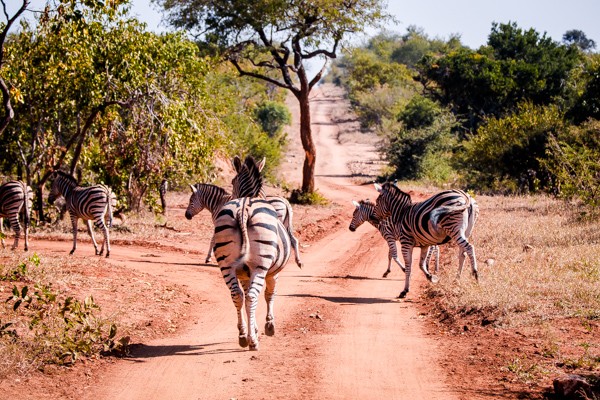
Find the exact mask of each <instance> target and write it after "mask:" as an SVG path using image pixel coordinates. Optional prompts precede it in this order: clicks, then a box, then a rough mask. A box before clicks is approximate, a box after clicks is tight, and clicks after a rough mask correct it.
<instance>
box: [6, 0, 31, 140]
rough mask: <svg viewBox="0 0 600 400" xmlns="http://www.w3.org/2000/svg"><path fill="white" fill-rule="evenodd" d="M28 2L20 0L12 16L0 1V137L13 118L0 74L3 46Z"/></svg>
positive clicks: (7, 93) (15, 93)
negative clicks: (0, 16) (0, 18)
mask: <svg viewBox="0 0 600 400" xmlns="http://www.w3.org/2000/svg"><path fill="white" fill-rule="evenodd" d="M10 1H12V2H13V5H14V4H15V3H14V0H10ZM29 2H30V0H21V1H20V2H19V3H20V4H19V5H18V8H17V10H16V11H15V12H14V13H13V14H9V13H8V11H7V4H6V0H0V4H1V5H2V9H3V10H4V13H3V17H4V18H5V19H6V21H4V20H3V21H0V93H2V108H3V115H2V116H1V117H0V135H1V134H2V132H4V130H5V129H6V127H7V126H8V124H9V123H10V121H11V120H12V119H13V118H14V116H15V112H14V110H13V107H12V103H11V90H10V88H9V86H8V85H7V83H6V81H5V79H4V73H3V72H2V67H3V66H4V64H5V63H6V59H5V56H4V55H5V53H4V44H5V42H6V39H7V37H8V33H9V31H10V29H11V28H12V27H13V25H14V24H15V22H16V21H17V20H18V19H19V18H20V17H21V15H22V14H23V13H24V12H25V11H26V10H27V7H28V6H29ZM13 96H16V97H17V100H18V99H19V96H20V94H19V92H18V91H13Z"/></svg>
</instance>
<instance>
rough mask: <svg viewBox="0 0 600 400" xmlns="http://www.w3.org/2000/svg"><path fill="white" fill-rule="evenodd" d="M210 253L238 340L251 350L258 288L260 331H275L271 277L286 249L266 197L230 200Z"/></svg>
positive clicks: (285, 240) (287, 245)
mask: <svg viewBox="0 0 600 400" xmlns="http://www.w3.org/2000/svg"><path fill="white" fill-rule="evenodd" d="M214 252H215V256H216V258H217V263H218V264H219V268H220V270H221V273H222V275H223V279H224V281H225V283H226V284H227V286H228V288H229V290H230V292H231V297H232V300H233V302H234V304H235V306H236V309H237V313H238V329H239V343H240V345H241V346H242V347H246V346H248V345H249V346H250V349H251V350H257V349H258V345H259V343H258V336H257V332H258V327H257V324H256V307H257V304H258V297H259V295H260V293H261V292H262V291H263V290H264V292H265V299H266V301H267V323H266V325H265V332H266V334H267V335H273V334H274V331H275V325H274V314H273V301H274V296H275V289H276V283H277V276H278V274H279V272H280V271H281V270H282V269H283V268H284V267H285V265H286V263H287V261H288V260H289V257H290V252H291V242H290V238H289V235H288V234H287V230H286V228H285V227H284V226H283V224H282V223H281V221H279V219H278V218H277V213H276V211H275V209H274V208H273V206H271V204H270V203H269V202H268V201H266V200H264V199H259V198H247V197H244V198H241V199H235V200H231V201H229V202H227V203H226V204H225V205H223V208H222V209H221V210H220V211H219V213H218V215H217V219H216V221H215V246H214ZM244 306H245V307H244ZM244 311H245V312H244Z"/></svg>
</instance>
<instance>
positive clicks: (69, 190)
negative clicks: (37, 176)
mask: <svg viewBox="0 0 600 400" xmlns="http://www.w3.org/2000/svg"><path fill="white" fill-rule="evenodd" d="M59 196H64V198H65V201H66V203H67V210H68V211H69V216H70V217H71V224H72V226H73V249H72V250H71V252H70V253H69V254H73V252H75V249H76V248H77V222H78V220H79V218H81V219H83V220H84V221H85V222H86V224H87V229H88V233H89V235H90V237H91V238H92V242H93V244H94V249H95V251H96V255H102V254H103V253H104V245H105V244H106V257H108V256H109V255H110V238H109V234H108V227H107V225H106V223H105V219H106V220H107V221H108V226H112V210H113V209H114V207H115V206H116V197H115V195H114V193H113V192H112V190H111V189H110V188H109V187H108V186H106V185H94V186H89V187H81V186H78V184H77V181H76V180H75V178H73V177H72V176H71V175H68V174H66V173H64V172H62V171H56V172H54V174H53V182H52V187H51V189H50V194H49V195H48V202H49V203H50V204H52V203H53V202H54V200H56V198H57V197H59ZM92 220H93V221H94V225H95V226H96V228H99V229H102V233H103V235H104V242H103V243H102V247H101V248H100V251H98V244H97V243H96V239H95V238H94V231H93V229H92Z"/></svg>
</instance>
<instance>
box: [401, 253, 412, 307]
mask: <svg viewBox="0 0 600 400" xmlns="http://www.w3.org/2000/svg"><path fill="white" fill-rule="evenodd" d="M412 253H413V246H412V245H402V255H403V256H404V265H406V270H405V274H406V279H405V282H404V290H403V291H402V292H400V295H399V296H398V298H399V299H403V298H404V297H406V294H407V293H408V290H409V288H410V272H411V267H412Z"/></svg>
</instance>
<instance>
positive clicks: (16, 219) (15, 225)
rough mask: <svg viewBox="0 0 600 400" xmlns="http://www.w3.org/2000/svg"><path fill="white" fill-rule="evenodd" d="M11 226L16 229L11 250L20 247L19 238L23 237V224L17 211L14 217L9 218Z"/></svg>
mask: <svg viewBox="0 0 600 400" xmlns="http://www.w3.org/2000/svg"><path fill="white" fill-rule="evenodd" d="M8 221H9V223H10V227H11V228H12V230H13V231H15V241H14V242H13V245H12V247H11V248H10V249H11V250H14V249H16V248H17V247H19V238H20V237H21V224H20V223H19V214H18V213H17V214H16V215H15V216H14V217H12V218H9V219H8Z"/></svg>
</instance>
